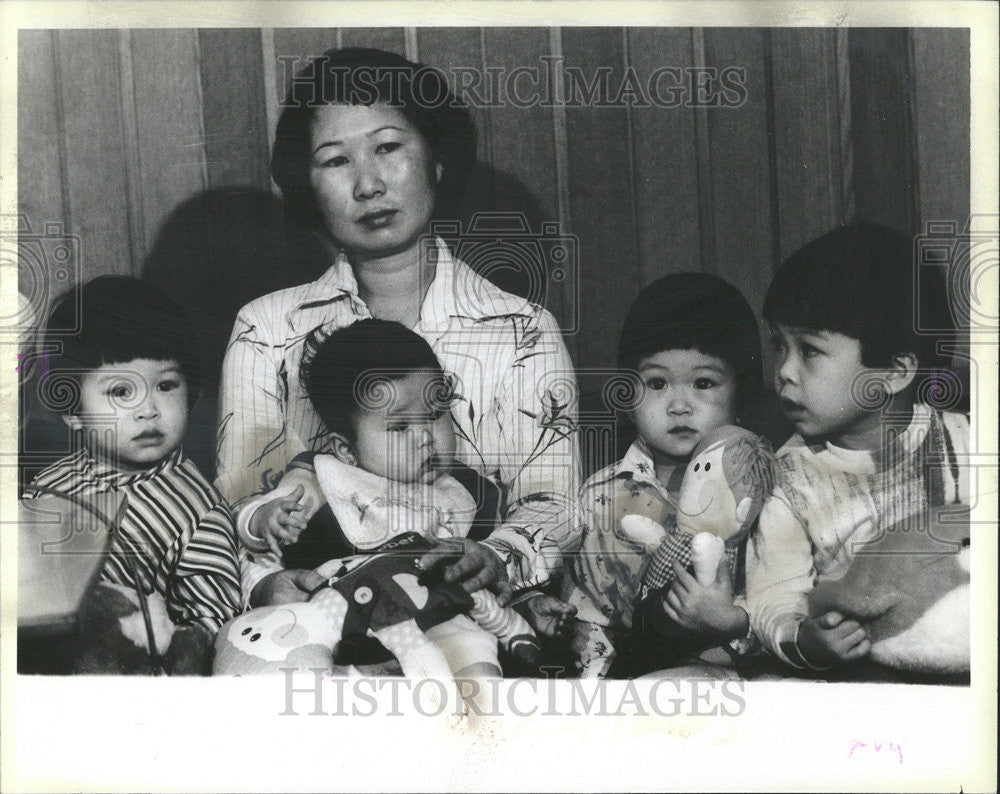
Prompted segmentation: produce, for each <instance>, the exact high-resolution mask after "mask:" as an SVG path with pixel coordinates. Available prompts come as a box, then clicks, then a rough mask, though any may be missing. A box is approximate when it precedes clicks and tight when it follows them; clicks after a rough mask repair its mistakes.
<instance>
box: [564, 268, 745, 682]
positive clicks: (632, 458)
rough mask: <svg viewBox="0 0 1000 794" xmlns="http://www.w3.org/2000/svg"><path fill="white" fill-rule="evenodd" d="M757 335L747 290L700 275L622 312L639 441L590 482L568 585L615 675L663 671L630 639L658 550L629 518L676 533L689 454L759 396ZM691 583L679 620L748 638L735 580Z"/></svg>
mask: <svg viewBox="0 0 1000 794" xmlns="http://www.w3.org/2000/svg"><path fill="white" fill-rule="evenodd" d="M759 339H760V337H759V333H758V330H757V322H756V320H755V318H754V315H753V311H752V310H751V309H750V307H749V305H747V302H746V301H745V300H744V298H743V296H742V295H740V293H739V291H738V290H736V289H735V288H734V287H733V286H731V285H730V284H728V283H727V282H725V281H724V280H722V279H721V278H718V277H716V276H711V275H707V274H701V273H679V274H676V275H671V276H666V277H664V278H661V279H659V280H658V281H655V282H653V283H652V284H650V285H649V286H648V287H646V289H644V290H643V291H642V292H641V293H640V294H639V296H638V298H636V300H635V302H634V303H633V304H632V307H631V308H630V309H629V312H628V315H627V317H626V318H625V324H624V326H623V328H622V332H621V341H620V345H619V355H618V364H619V367H620V368H621V369H627V370H632V371H637V372H638V375H639V378H640V380H641V387H640V389H639V390H638V393H637V402H636V403H635V405H634V407H633V408H632V410H631V411H630V414H629V415H630V418H631V420H632V422H633V424H634V425H635V427H636V429H637V430H638V434H639V438H638V440H637V441H636V442H635V443H634V444H632V446H631V448H630V449H629V450H628V452H627V453H626V454H625V457H624V458H622V460H620V461H618V462H617V463H615V464H613V465H611V466H609V467H607V468H605V469H603V470H602V471H599V472H597V473H596V474H595V475H593V476H592V477H591V478H590V479H589V480H588V481H587V483H586V484H585V485H584V487H583V488H582V489H581V496H580V518H581V522H582V524H583V539H582V547H581V550H580V553H579V555H578V557H577V558H576V559H575V560H574V564H573V565H572V571H571V572H572V587H569V588H567V589H566V590H564V593H566V594H568V597H569V601H570V603H571V604H572V605H573V606H576V607H577V609H578V616H579V618H580V619H581V620H582V621H586V622H588V623H591V624H596V625H598V626H602V627H604V629H605V632H606V633H607V635H608V637H609V638H610V640H611V643H612V645H614V646H615V647H616V649H617V652H618V657H619V663H618V664H617V665H616V667H617V672H615V673H613V674H624V675H632V674H636V673H638V672H639V670H638V669H637V667H636V663H639V662H641V663H642V664H644V665H646V666H649V667H650V669H656V667H655V664H656V662H655V659H653V658H652V657H650V656H649V655H648V654H646V653H645V651H646V650H648V648H646V647H644V646H645V641H644V640H642V639H639V640H638V644H636V642H637V641H636V639H635V638H631V639H629V640H628V641H627V642H626V637H627V636H628V635H629V632H630V630H631V629H632V625H633V609H634V607H635V602H636V599H637V597H638V596H639V594H640V586H641V583H642V576H643V573H644V571H645V569H646V567H647V565H648V563H649V554H648V551H647V550H646V549H645V547H644V546H643V545H641V544H640V543H638V542H636V541H635V540H633V539H631V538H630V537H628V536H627V535H626V534H625V532H623V530H622V527H621V519H622V517H623V516H625V515H628V514H635V515H641V516H645V517H647V518H650V519H652V520H653V521H655V522H657V523H659V524H661V525H663V526H664V527H665V528H666V530H667V532H668V533H670V531H671V530H672V529H674V528H675V526H676V505H677V495H678V490H679V488H680V482H681V478H682V476H683V474H684V470H685V467H686V466H687V463H688V460H689V459H690V456H691V453H692V451H693V450H694V448H695V447H696V445H697V444H698V442H699V441H701V439H702V438H703V437H704V436H705V434H706V433H708V432H709V431H711V430H713V429H714V428H717V427H720V426H721V425H731V424H738V423H739V421H740V416H741V412H742V411H743V410H744V409H749V407H750V406H751V405H753V403H754V401H755V400H756V399H757V397H758V395H759V393H760V388H761V364H760V342H759ZM688 578H690V577H687V578H684V580H683V584H684V585H686V587H685V589H684V590H681V587H680V584H678V585H677V586H676V587H675V588H674V589H672V590H671V593H674V594H675V595H676V596H682V597H681V598H680V599H679V600H677V601H676V602H675V601H674V598H671V599H670V602H671V603H670V605H669V608H670V609H671V610H674V614H675V615H676V616H677V619H678V621H679V622H680V623H681V625H683V626H684V627H685V628H687V629H691V630H694V631H696V632H702V633H711V634H713V635H714V636H716V637H718V638H719V641H722V640H725V639H738V638H742V637H745V636H746V635H747V634H748V629H749V620H748V617H747V613H746V610H744V609H743V608H741V607H740V606H737V605H734V603H733V593H732V588H731V585H730V582H729V577H728V575H727V576H725V577H721V576H720V577H719V578H718V580H717V581H716V583H715V584H713V585H711V586H708V587H703V586H701V585H699V584H698V583H697V582H695V581H694V580H693V578H692V579H691V581H690V582H688ZM687 585H689V586H687ZM658 607H659V608H663V603H660V604H658ZM577 634H578V636H579V630H578V632H577ZM646 639H648V638H646ZM626 647H627V648H629V650H628V652H627V653H626V652H625V649H626ZM623 656H627V657H629V658H628V659H623ZM644 656H645V657H646V658H645V659H643V657H644Z"/></svg>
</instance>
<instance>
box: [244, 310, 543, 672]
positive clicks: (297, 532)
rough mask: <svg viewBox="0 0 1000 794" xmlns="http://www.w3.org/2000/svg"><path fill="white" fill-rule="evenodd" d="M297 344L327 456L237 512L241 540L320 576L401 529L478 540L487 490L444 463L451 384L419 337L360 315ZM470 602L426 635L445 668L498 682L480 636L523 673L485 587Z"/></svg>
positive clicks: (510, 629)
mask: <svg viewBox="0 0 1000 794" xmlns="http://www.w3.org/2000/svg"><path fill="white" fill-rule="evenodd" d="M309 345H310V347H311V348H312V350H311V351H310V354H309V355H307V356H306V358H305V360H306V362H307V363H306V364H305V365H304V366H303V372H302V378H303V381H304V382H305V385H306V391H307V393H308V394H309V397H310V400H311V401H312V403H313V405H314V407H315V408H316V412H317V414H318V415H319V417H320V418H321V419H322V420H323V423H324V424H325V426H326V428H327V430H328V433H329V435H328V448H329V450H330V452H329V453H325V454H324V453H312V452H306V453H303V454H301V455H299V456H298V457H296V458H295V459H293V460H292V462H291V463H290V464H289V466H288V468H287V470H286V472H285V475H284V477H283V478H282V480H281V483H280V484H279V486H278V487H277V488H276V489H275V490H273V491H271V492H270V493H268V494H266V495H265V496H262V497H260V498H258V499H255V500H252V501H250V502H249V503H248V504H247V505H246V506H245V507H244V509H243V510H242V511H241V512H240V515H239V519H238V523H237V527H238V531H239V535H240V538H241V540H242V541H243V543H244V544H245V545H246V546H247V547H248V548H249V549H251V550H254V551H256V552H261V551H264V550H267V549H269V550H270V554H272V555H275V556H280V557H281V561H282V563H283V564H284V565H285V566H286V567H291V568H300V569H310V568H312V569H317V570H318V572H319V573H321V574H323V575H324V576H329V575H331V574H333V575H335V574H336V572H337V570H339V569H340V568H341V561H342V560H343V559H344V558H347V557H351V556H353V555H359V554H361V555H363V554H369V553H372V552H373V551H375V550H377V549H378V548H379V547H380V546H381V545H382V544H384V543H385V542H387V541H389V540H391V539H393V538H397V537H399V536H400V535H403V534H405V533H415V534H417V535H419V536H422V537H424V538H427V539H435V538H464V537H467V536H471V537H473V538H476V537H485V536H486V535H487V534H488V533H489V532H490V531H491V530H492V528H493V526H494V524H495V522H496V519H497V515H498V507H499V494H498V492H497V490H496V486H494V485H493V484H492V483H490V482H489V481H487V480H485V479H484V478H482V477H480V476H479V475H478V474H476V473H475V472H474V471H473V470H472V469H470V468H468V467H466V466H462V465H461V464H458V463H457V462H455V461H454V460H453V456H454V453H455V428H454V423H453V421H452V417H451V413H450V407H449V404H450V401H451V400H450V398H451V394H452V386H451V383H450V381H449V379H448V378H447V376H446V375H445V373H444V372H443V371H442V369H441V365H440V364H439V362H438V360H437V358H436V357H435V355H434V352H433V350H431V348H430V346H429V345H428V344H427V342H426V341H424V340H423V339H422V338H421V337H420V336H418V335H417V334H415V333H413V332H412V331H410V330H408V329H407V328H405V327H404V326H402V325H400V324H399V323H393V322H386V321H383V320H373V319H368V320H360V321H358V322H357V323H354V324H353V325H350V326H347V327H346V328H342V329H340V330H338V331H335V332H334V333H332V334H331V335H330V336H328V337H327V338H326V339H324V340H322V341H318V340H316V339H313V340H311V341H310V343H309ZM472 598H473V600H474V602H475V606H474V608H473V609H472V610H471V611H470V615H471V616H472V617H473V618H475V621H476V622H473V621H472V620H470V619H469V618H468V617H467V616H465V615H459V616H457V617H455V618H452V619H451V620H448V621H446V622H444V623H442V624H440V625H438V626H433V627H431V628H429V629H427V634H428V636H430V637H431V639H432V640H434V642H435V643H436V644H437V645H438V647H439V648H441V650H442V651H443V653H444V655H445V657H446V658H447V660H448V663H449V666H450V667H451V669H452V672H453V673H454V674H455V675H464V676H468V677H475V676H498V675H500V674H501V669H500V663H499V659H498V655H497V643H496V639H495V638H494V636H492V634H495V635H496V636H498V637H499V638H500V639H501V640H502V641H503V642H504V645H505V648H506V649H507V650H508V651H509V652H510V653H511V655H512V656H513V658H514V659H515V660H516V661H517V662H518V663H519V664H521V665H525V666H527V667H529V668H530V667H532V666H533V665H534V664H535V662H536V661H537V656H538V651H539V646H538V643H537V639H536V638H535V635H534V632H533V631H532V630H531V627H530V626H529V625H528V624H527V623H526V622H525V621H524V619H523V618H521V617H520V615H518V614H517V613H516V612H514V611H513V610H509V609H506V610H505V609H502V608H500V607H499V606H498V604H497V601H496V598H495V596H494V595H493V594H492V593H490V592H489V591H487V590H478V591H476V592H475V593H473V594H472ZM477 624H478V625H477ZM484 628H485V629H488V631H489V632H492V634H490V633H487V631H485V630H484ZM340 658H343V653H341V654H340Z"/></svg>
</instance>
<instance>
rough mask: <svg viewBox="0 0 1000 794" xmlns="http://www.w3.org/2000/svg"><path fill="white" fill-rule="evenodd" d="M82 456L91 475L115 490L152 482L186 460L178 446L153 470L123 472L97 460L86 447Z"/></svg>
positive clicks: (82, 451)
mask: <svg viewBox="0 0 1000 794" xmlns="http://www.w3.org/2000/svg"><path fill="white" fill-rule="evenodd" d="M81 454H82V455H83V457H84V458H85V459H86V462H87V468H88V469H89V471H90V474H91V475H92V476H94V477H95V478H97V479H100V480H102V481H103V482H105V483H106V484H108V485H109V486H110V487H113V488H121V487H123V486H126V485H132V484H133V483H137V482H144V481H146V480H151V479H153V478H154V477H158V476H159V475H161V474H163V473H164V472H166V471H169V470H171V469H173V468H175V467H176V466H178V465H179V464H180V463H181V462H182V461H183V460H184V451H183V449H182V448H181V447H179V446H178V447H177V448H176V449H174V451H173V452H171V453H170V454H169V455H167V456H166V457H165V458H163V459H162V460H160V462H159V463H157V464H156V465H155V466H153V467H152V468H151V469H143V470H142V471H121V470H120V469H117V468H115V467H114V466H112V465H111V464H110V463H108V462H107V461H104V460H100V459H98V458H95V457H94V456H93V455H91V454H90V450H88V449H87V448H86V447H84V448H83V449H82V450H81Z"/></svg>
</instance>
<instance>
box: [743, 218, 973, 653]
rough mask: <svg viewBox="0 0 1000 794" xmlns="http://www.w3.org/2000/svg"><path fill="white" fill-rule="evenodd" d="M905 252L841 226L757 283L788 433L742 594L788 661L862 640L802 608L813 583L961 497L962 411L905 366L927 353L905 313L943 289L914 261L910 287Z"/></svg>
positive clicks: (929, 342) (925, 306)
mask: <svg viewBox="0 0 1000 794" xmlns="http://www.w3.org/2000/svg"><path fill="white" fill-rule="evenodd" d="M912 252H913V246H912V244H911V242H910V240H908V239H907V238H905V237H903V236H902V235H900V234H898V233H896V232H893V231H891V230H889V229H885V228H882V227H879V226H872V225H853V226H846V227H842V228H839V229H837V230H835V231H833V232H830V233H829V234H826V235H824V236H823V237H820V238H819V239H818V240H815V241H814V242H812V243H810V244H809V245H807V246H805V247H804V248H802V249H801V250H799V251H798V252H797V253H795V254H793V255H792V256H791V257H790V258H789V259H788V261H786V262H785V263H784V264H783V265H782V267H781V268H780V269H779V270H778V272H777V273H776V274H775V276H774V279H773V281H772V282H771V286H770V288H769V289H768V293H767V298H766V301H765V304H764V316H765V318H766V319H767V321H768V323H769V324H770V326H771V334H772V341H773V344H774V349H775V355H776V359H775V375H774V385H775V390H776V391H777V393H778V397H779V399H780V401H781V407H782V410H783V411H784V413H785V415H786V416H787V417H788V418H789V419H790V420H791V421H792V423H793V424H794V426H795V429H796V431H797V435H795V436H793V437H792V438H791V439H790V440H789V441H788V442H787V443H786V444H785V445H784V447H782V449H781V450H779V453H778V455H779V461H778V482H779V487H778V488H776V489H775V492H774V494H773V496H772V498H771V499H770V500H769V501H768V502H767V504H766V505H765V507H764V510H763V512H762V514H761V518H760V532H759V536H758V543H757V544H756V545H755V546H754V553H751V554H749V555H748V560H747V602H748V604H749V607H750V614H751V615H752V616H753V624H754V631H755V633H756V634H757V635H758V636H759V637H760V639H761V640H762V641H763V643H764V644H765V645H766V646H767V647H768V648H769V649H770V650H771V651H773V652H774V653H775V654H776V655H777V656H778V657H779V658H781V659H782V660H784V661H785V662H787V663H788V664H791V665H794V666H796V667H799V668H812V669H814V670H818V669H828V668H831V667H837V666H840V665H843V664H844V663H846V662H851V661H854V660H860V659H863V658H864V657H865V656H866V655H867V654H868V651H869V650H870V646H871V643H870V642H869V640H868V638H867V636H866V634H865V631H864V629H863V628H862V627H861V626H860V625H859V624H858V623H857V622H856V621H854V620H847V619H844V618H843V616H841V615H840V614H838V613H836V612H828V613H826V614H821V615H818V616H815V617H812V618H810V617H808V607H807V599H808V595H809V593H810V591H811V590H812V589H813V587H814V585H815V584H816V583H817V582H819V581H823V580H826V579H838V578H840V577H841V576H843V575H844V573H845V571H846V570H847V568H848V566H849V565H850V562H851V560H852V558H853V556H854V554H855V551H856V549H857V548H858V546H859V545H860V544H862V543H864V542H866V541H869V540H872V539H873V538H874V537H875V536H876V535H877V534H878V533H879V532H880V531H881V530H884V529H885V528H886V527H889V526H891V525H892V524H894V523H895V522H897V521H898V520H901V519H907V518H908V517H911V516H915V515H916V514H917V513H919V512H920V511H922V510H925V509H926V508H928V507H933V506H937V505H946V504H956V503H961V504H968V501H969V484H968V474H967V472H966V471H965V470H964V469H963V468H962V467H961V466H960V465H959V460H960V457H958V456H961V455H962V454H963V453H964V452H967V451H968V437H969V423H968V419H967V418H966V417H965V416H963V415H960V414H957V413H951V412H948V411H941V410H933V409H931V408H930V407H928V406H927V405H926V404H923V403H922V402H920V401H919V400H918V398H917V396H916V395H917V394H918V393H923V394H926V395H928V397H930V395H931V394H932V393H933V392H929V391H923V392H920V391H918V386H919V385H920V384H921V382H922V381H925V379H924V378H923V377H918V375H922V374H923V373H933V370H932V368H933V367H934V366H935V364H936V355H935V347H934V344H933V343H934V340H933V339H932V338H930V337H928V336H925V335H921V334H920V333H918V332H917V328H918V323H917V321H918V319H921V318H926V317H928V316H930V315H929V314H928V311H929V309H930V308H931V306H930V303H931V301H934V300H941V298H942V297H943V295H944V290H943V286H941V285H938V288H937V289H929V290H928V289H926V287H927V280H929V279H930V278H931V277H932V276H933V275H934V274H933V273H927V272H922V273H921V277H922V281H923V282H924V283H921V284H920V286H921V287H924V288H925V289H924V290H923V292H922V294H918V291H917V286H918V285H917V283H916V280H915V278H914V263H913V255H912ZM932 286H933V285H932ZM918 304H919V311H920V314H919V315H917V314H916V311H917V310H918V309H917V308H915V307H916V306H918ZM932 377H933V375H932ZM931 388H932V389H933V385H932V386H931Z"/></svg>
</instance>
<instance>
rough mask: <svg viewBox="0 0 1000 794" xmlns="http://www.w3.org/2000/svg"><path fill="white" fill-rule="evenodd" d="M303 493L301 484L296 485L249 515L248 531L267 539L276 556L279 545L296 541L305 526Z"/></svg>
mask: <svg viewBox="0 0 1000 794" xmlns="http://www.w3.org/2000/svg"><path fill="white" fill-rule="evenodd" d="M304 493H305V489H304V488H303V487H302V485H301V484H300V485H297V486H295V490H294V491H292V492H291V493H290V494H289V495H288V496H284V497H281V498H280V499H272V500H271V501H270V502H266V503H265V504H262V505H261V506H260V507H258V508H257V509H256V510H254V513H253V515H252V516H251V517H250V533H251V534H252V535H254V536H255V537H258V538H262V539H263V540H265V541H267V545H268V547H269V548H270V549H271V551H273V552H274V554H275V555H276V556H277V557H280V556H281V547H282V546H287V545H289V544H291V543H294V542H295V541H297V540H298V539H299V535H301V534H302V530H304V529H305V528H306V519H305V518H304V516H305V505H304V503H303V502H302V495H303V494H304Z"/></svg>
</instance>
